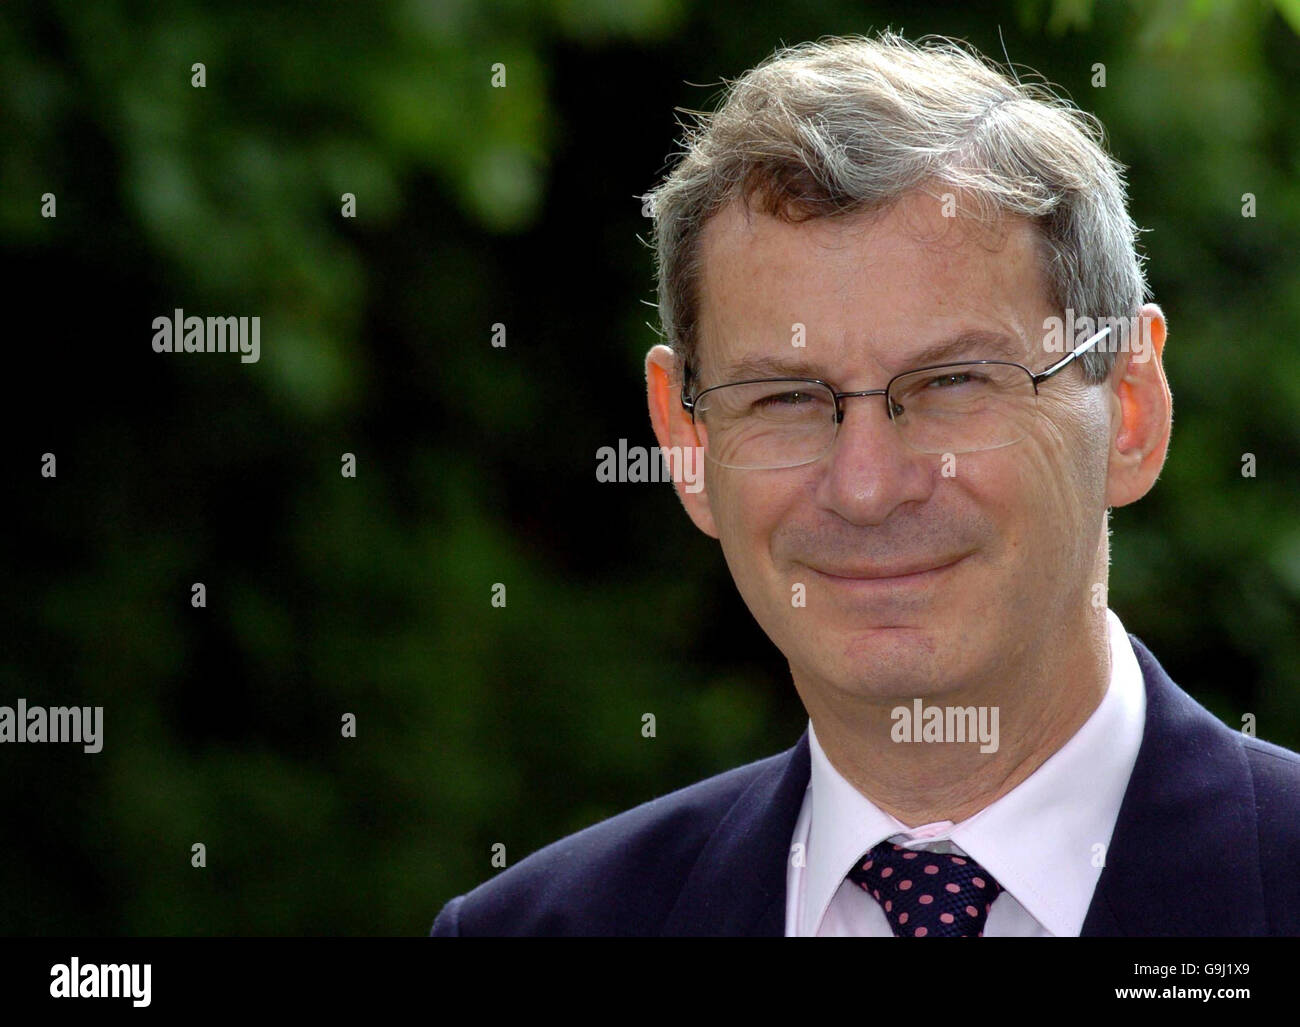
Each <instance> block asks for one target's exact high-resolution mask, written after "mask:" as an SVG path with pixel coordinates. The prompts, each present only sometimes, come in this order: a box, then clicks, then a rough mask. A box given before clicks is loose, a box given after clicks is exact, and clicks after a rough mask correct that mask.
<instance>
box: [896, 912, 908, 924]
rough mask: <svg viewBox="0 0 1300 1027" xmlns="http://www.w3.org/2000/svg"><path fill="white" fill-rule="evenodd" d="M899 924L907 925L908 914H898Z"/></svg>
mask: <svg viewBox="0 0 1300 1027" xmlns="http://www.w3.org/2000/svg"><path fill="white" fill-rule="evenodd" d="M898 922H899V923H900V924H905V923H907V914H906V913H899V914H898Z"/></svg>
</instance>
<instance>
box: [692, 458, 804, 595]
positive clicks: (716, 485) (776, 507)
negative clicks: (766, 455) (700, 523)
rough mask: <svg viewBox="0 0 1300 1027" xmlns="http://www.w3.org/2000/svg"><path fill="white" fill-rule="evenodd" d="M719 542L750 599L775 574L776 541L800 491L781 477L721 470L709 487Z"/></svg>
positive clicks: (762, 473)
mask: <svg viewBox="0 0 1300 1027" xmlns="http://www.w3.org/2000/svg"><path fill="white" fill-rule="evenodd" d="M708 489H709V502H710V506H711V507H712V510H713V516H714V521H715V523H716V524H717V526H718V536H719V542H720V543H721V545H722V552H723V555H724V556H725V557H726V559H727V565H728V566H729V567H730V568H731V572H732V575H733V576H734V577H735V578H736V581H737V584H738V585H739V586H740V588H741V590H742V592H746V598H749V594H748V593H749V591H750V590H749V589H747V588H746V585H747V584H748V583H750V582H753V583H754V584H756V585H757V584H758V583H760V582H761V581H762V580H764V579H765V578H766V577H767V576H768V575H769V574H770V573H771V539H772V535H773V533H774V532H775V531H776V530H777V528H778V527H780V525H781V524H782V523H783V521H784V520H785V518H786V516H787V513H788V511H789V510H790V509H791V508H792V507H793V506H794V504H795V503H796V502H797V496H798V495H799V491H800V490H799V488H798V487H797V485H796V483H795V482H794V481H793V479H792V478H791V477H789V476H782V475H781V474H780V472H775V471H749V472H737V471H728V470H726V469H719V470H715V471H714V472H713V476H712V477H711V478H709V481H708Z"/></svg>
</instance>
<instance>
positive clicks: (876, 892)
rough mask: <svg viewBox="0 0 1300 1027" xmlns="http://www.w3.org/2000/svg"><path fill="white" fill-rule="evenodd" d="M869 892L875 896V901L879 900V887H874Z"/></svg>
mask: <svg viewBox="0 0 1300 1027" xmlns="http://www.w3.org/2000/svg"><path fill="white" fill-rule="evenodd" d="M871 894H872V895H874V896H875V897H876V901H879V900H880V889H879V888H876V889H874V890H873V891H872V892H871Z"/></svg>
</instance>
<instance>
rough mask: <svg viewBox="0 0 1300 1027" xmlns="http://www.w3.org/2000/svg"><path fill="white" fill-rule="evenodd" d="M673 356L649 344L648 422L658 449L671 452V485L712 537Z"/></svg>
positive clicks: (700, 460) (699, 461)
mask: <svg viewBox="0 0 1300 1027" xmlns="http://www.w3.org/2000/svg"><path fill="white" fill-rule="evenodd" d="M675 362H676V357H675V355H674V354H673V351H672V350H671V349H669V348H668V347H667V346H652V347H651V348H650V352H649V353H647V354H646V357H645V380H646V399H647V400H648V401H649V403H650V423H651V425H653V426H654V431H655V438H656V439H657V440H658V442H659V448H660V449H661V450H663V451H667V452H671V453H673V454H678V453H680V454H681V457H680V459H674V462H673V466H674V470H675V471H678V473H674V475H673V488H675V489H676V490H677V495H678V497H679V498H680V499H681V501H682V505H683V506H684V507H686V513H687V514H688V515H689V516H690V518H691V520H692V521H694V522H695V526H696V527H697V528H699V529H700V531H702V532H704V534H706V535H708V536H710V537H711V538H717V537H718V529H717V527H716V525H715V524H714V520H713V509H712V508H711V507H710V506H709V490H708V488H707V487H706V486H705V484H704V450H703V449H701V448H700V442H699V437H698V436H697V435H696V433H695V423H694V421H692V419H691V415H690V412H689V411H688V410H686V408H685V407H683V406H682V403H681V382H679V381H677V379H676V376H675V373H674V370H675Z"/></svg>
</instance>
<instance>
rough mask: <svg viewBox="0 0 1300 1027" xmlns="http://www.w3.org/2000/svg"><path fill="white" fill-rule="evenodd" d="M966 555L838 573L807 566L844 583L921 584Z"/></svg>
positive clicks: (952, 565)
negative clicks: (935, 560)
mask: <svg viewBox="0 0 1300 1027" xmlns="http://www.w3.org/2000/svg"><path fill="white" fill-rule="evenodd" d="M967 555H969V554H964V555H962V556H959V557H957V558H956V559H953V560H948V561H946V562H944V563H940V564H931V565H929V566H927V565H924V564H923V565H920V566H918V565H915V564H913V565H911V566H910V567H899V568H897V569H893V568H888V569H884V570H865V571H857V570H853V571H850V570H848V569H843V570H841V571H840V572H839V573H835V572H832V571H824V570H821V569H820V568H817V567H811V565H809V566H810V567H811V569H812V570H813V571H815V572H816V573H817V574H819V575H821V576H822V577H823V578H827V579H829V580H830V581H833V582H838V583H842V584H846V585H858V586H864V587H868V586H871V585H907V584H913V583H916V584H922V583H925V582H928V581H930V580H932V579H934V578H937V577H938V576H939V575H940V574H942V573H943V572H944V571H946V570H949V569H950V568H952V567H956V566H957V565H958V564H959V563H961V562H962V561H963V560H965V559H966V556H967Z"/></svg>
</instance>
